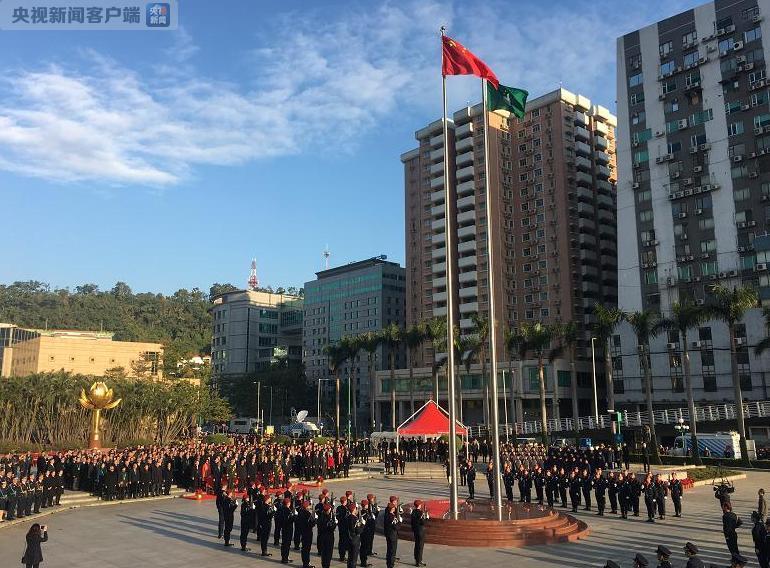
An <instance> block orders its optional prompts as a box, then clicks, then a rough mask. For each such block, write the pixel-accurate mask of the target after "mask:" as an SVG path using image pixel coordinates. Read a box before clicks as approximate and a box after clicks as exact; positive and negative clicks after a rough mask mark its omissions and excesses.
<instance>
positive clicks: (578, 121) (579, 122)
mask: <svg viewBox="0 0 770 568" xmlns="http://www.w3.org/2000/svg"><path fill="white" fill-rule="evenodd" d="M575 125H576V126H587V125H588V117H587V116H586V115H585V114H584V113H582V112H580V111H575Z"/></svg>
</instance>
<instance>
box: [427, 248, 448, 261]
mask: <svg viewBox="0 0 770 568" xmlns="http://www.w3.org/2000/svg"><path fill="white" fill-rule="evenodd" d="M430 256H431V258H442V259H444V258H446V248H444V247H441V248H437V249H433V250H432V251H430Z"/></svg>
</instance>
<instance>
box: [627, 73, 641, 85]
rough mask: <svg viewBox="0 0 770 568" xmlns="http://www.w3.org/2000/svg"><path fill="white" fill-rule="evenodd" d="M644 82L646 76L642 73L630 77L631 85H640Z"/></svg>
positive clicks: (629, 83) (629, 82)
mask: <svg viewBox="0 0 770 568" xmlns="http://www.w3.org/2000/svg"><path fill="white" fill-rule="evenodd" d="M643 82H644V76H643V74H642V73H636V74H635V75H631V76H630V77H629V78H628V86H629V87H638V86H639V85H641V84H642V83H643Z"/></svg>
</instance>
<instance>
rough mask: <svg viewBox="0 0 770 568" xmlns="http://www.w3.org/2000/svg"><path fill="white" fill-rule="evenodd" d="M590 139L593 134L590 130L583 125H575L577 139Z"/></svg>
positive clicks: (585, 140)
mask: <svg viewBox="0 0 770 568" xmlns="http://www.w3.org/2000/svg"><path fill="white" fill-rule="evenodd" d="M590 139H591V135H590V134H589V133H588V130H586V129H585V128H583V127H582V126H576V127H575V140H583V141H584V142H588V141H589V140H590Z"/></svg>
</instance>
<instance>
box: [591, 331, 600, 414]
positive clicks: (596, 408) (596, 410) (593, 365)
mask: <svg viewBox="0 0 770 568" xmlns="http://www.w3.org/2000/svg"><path fill="white" fill-rule="evenodd" d="M595 343H596V338H595V337H592V338H591V374H592V375H593V390H594V422H595V423H596V427H598V426H599V397H598V395H597V394H596V347H595Z"/></svg>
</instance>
